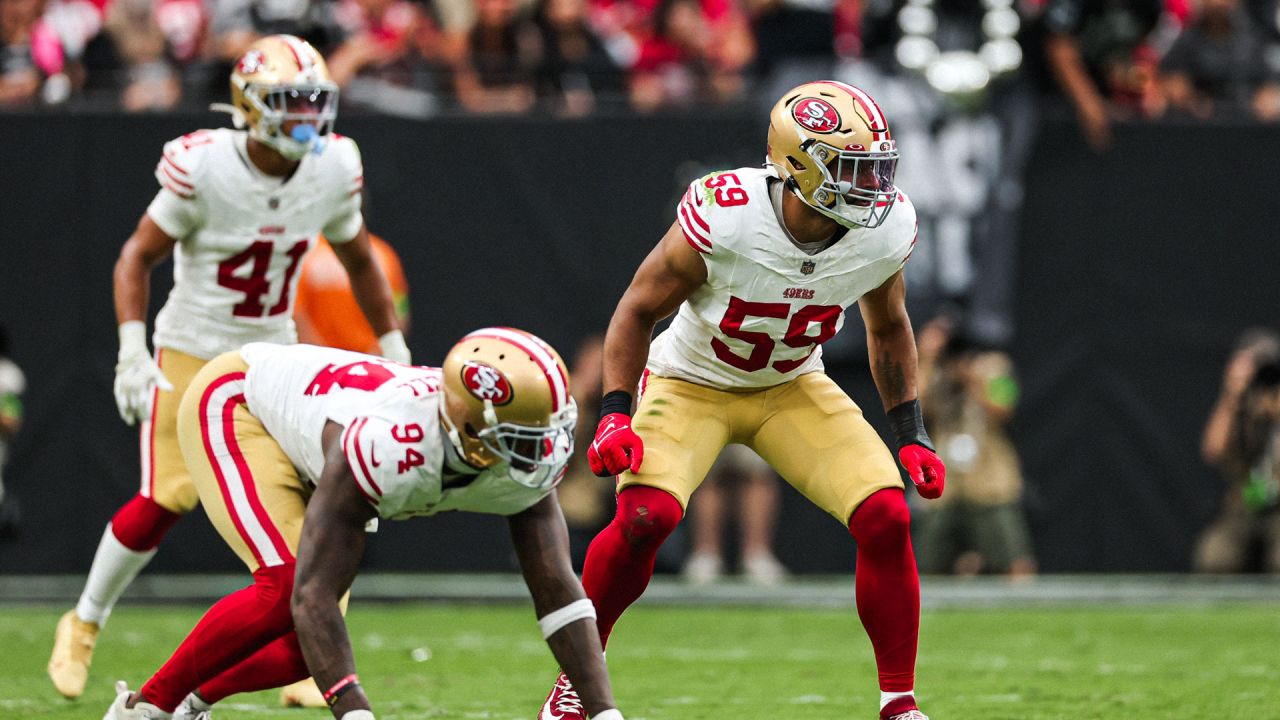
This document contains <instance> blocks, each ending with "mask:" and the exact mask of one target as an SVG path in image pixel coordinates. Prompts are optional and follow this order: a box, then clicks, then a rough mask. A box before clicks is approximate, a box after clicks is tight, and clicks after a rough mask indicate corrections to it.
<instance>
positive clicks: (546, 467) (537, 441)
mask: <svg viewBox="0 0 1280 720" xmlns="http://www.w3.org/2000/svg"><path fill="white" fill-rule="evenodd" d="M443 374H444V403H443V405H442V407H441V411H440V419H441V424H442V425H443V426H444V428H445V431H446V433H447V434H448V436H449V441H450V443H451V444H452V445H453V447H454V450H456V451H457V453H458V455H459V457H461V458H462V459H463V461H465V462H466V463H467V464H469V465H471V466H472V467H475V468H477V469H487V468H495V467H502V466H505V467H504V471H505V474H506V475H507V476H508V477H510V479H511V480H512V481H514V482H516V483H517V484H520V485H523V486H525V487H529V488H532V489H535V490H550V489H551V488H552V487H555V484H556V483H557V482H559V479H560V476H561V475H562V473H559V472H557V470H558V468H559V467H560V466H561V465H563V463H564V462H565V460H567V459H568V457H569V455H570V454H571V453H572V452H573V431H574V427H575V426H576V424H577V419H578V408H577V405H576V404H575V403H574V401H573V398H572V396H570V395H569V373H568V369H567V368H565V365H564V361H563V360H561V359H560V356H559V355H558V354H556V352H555V350H553V349H552V348H551V346H550V345H547V344H546V343H545V342H543V341H542V340H539V339H538V338H536V337H534V336H533V335H530V334H528V333H525V332H522V331H520V330H515V329H512V328H484V329H481V330H477V331H475V332H473V333H471V334H469V335H467V336H466V337H464V338H463V339H462V341H461V342H459V343H458V344H456V345H454V347H453V349H452V350H450V351H449V354H448V356H447V357H446V358H445V362H444V368H443Z"/></svg>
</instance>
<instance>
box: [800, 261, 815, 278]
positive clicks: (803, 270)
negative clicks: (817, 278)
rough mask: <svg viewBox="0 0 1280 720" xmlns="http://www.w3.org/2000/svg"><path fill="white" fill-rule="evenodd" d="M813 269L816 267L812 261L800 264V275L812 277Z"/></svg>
mask: <svg viewBox="0 0 1280 720" xmlns="http://www.w3.org/2000/svg"><path fill="white" fill-rule="evenodd" d="M814 267H816V265H815V264H814V262H813V261H812V260H805V261H804V262H802V263H800V274H801V275H812V274H813V269H814Z"/></svg>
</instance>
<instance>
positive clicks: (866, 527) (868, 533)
mask: <svg viewBox="0 0 1280 720" xmlns="http://www.w3.org/2000/svg"><path fill="white" fill-rule="evenodd" d="M849 532H850V533H852V534H853V539H854V540H856V541H857V542H858V544H859V545H875V544H878V543H884V542H899V541H902V540H904V539H907V538H910V536H911V510H910V509H909V508H908V507H907V498H906V495H904V494H903V492H902V491H901V490H899V489H897V488H885V489H883V490H878V491H876V492H875V493H872V495H871V497H869V498H867V499H866V500H864V501H863V502H862V504H861V505H859V506H858V509H857V510H854V511H853V517H852V518H851V519H850V520H849Z"/></svg>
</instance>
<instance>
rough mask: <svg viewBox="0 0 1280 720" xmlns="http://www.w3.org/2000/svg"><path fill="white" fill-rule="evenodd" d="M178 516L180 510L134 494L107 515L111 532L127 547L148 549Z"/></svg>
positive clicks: (162, 536) (146, 550)
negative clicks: (112, 514)
mask: <svg viewBox="0 0 1280 720" xmlns="http://www.w3.org/2000/svg"><path fill="white" fill-rule="evenodd" d="M181 517H182V515H181V514H180V513H175V512H173V511H172V510H169V509H168V508H165V507H162V506H161V505H160V504H158V503H156V501H154V500H152V499H151V498H148V497H143V496H141V495H134V496H133V499H132V500H130V501H129V502H127V503H125V504H124V506H123V507H121V508H120V509H119V510H117V511H116V514H115V516H114V517H112V518H111V533H112V534H113V535H115V536H116V539H117V540H119V541H120V544H121V545H124V546H125V547H127V548H129V549H130V550H132V551H134V552H149V551H151V550H154V549H155V548H156V547H157V546H158V545H159V544H160V541H161V540H163V539H164V536H165V535H166V534H167V533H168V532H169V529H170V528H172V527H173V524H174V523H176V522H178V520H179V519H180V518H181Z"/></svg>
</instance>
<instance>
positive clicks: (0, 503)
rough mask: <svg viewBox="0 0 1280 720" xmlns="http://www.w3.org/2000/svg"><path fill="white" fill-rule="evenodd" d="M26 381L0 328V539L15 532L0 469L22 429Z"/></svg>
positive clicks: (15, 518) (14, 513) (13, 507)
mask: <svg viewBox="0 0 1280 720" xmlns="http://www.w3.org/2000/svg"><path fill="white" fill-rule="evenodd" d="M26 387H27V379H26V377H25V376H24V375H23V374H22V370H21V369H19V368H18V365H17V363H15V362H14V361H13V360H11V359H9V341H8V337H7V335H6V334H5V331H4V328H3V327H0V538H3V537H12V536H13V535H15V534H16V533H17V532H18V522H19V519H20V514H19V512H18V502H17V500H15V499H14V498H13V497H12V496H9V495H6V494H5V491H4V465H5V462H6V461H7V460H8V459H9V443H10V442H11V441H12V440H13V436H14V435H17V434H18V430H19V429H20V428H21V427H22V392H23V390H25V389H26Z"/></svg>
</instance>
